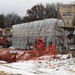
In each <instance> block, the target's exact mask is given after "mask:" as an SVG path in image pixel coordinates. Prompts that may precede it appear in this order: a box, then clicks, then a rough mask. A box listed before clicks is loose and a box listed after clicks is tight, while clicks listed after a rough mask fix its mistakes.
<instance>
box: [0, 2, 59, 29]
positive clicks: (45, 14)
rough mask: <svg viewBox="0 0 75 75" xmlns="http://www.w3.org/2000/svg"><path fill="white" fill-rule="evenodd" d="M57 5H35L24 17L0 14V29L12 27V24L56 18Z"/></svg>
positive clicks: (13, 14)
mask: <svg viewBox="0 0 75 75" xmlns="http://www.w3.org/2000/svg"><path fill="white" fill-rule="evenodd" d="M58 6H59V3H52V4H48V3H47V4H46V5H43V4H37V5H34V6H33V7H32V8H31V9H28V10H27V11H26V12H27V14H26V15H25V16H24V17H21V16H19V15H17V14H16V13H10V14H7V15H4V14H0V28H5V27H10V28H11V27H12V25H14V24H19V23H26V22H31V21H36V20H43V19H48V18H57V16H58Z"/></svg>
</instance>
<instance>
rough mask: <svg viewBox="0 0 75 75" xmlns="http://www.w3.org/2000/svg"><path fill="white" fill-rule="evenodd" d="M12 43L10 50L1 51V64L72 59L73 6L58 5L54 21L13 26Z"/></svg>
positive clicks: (74, 42)
mask: <svg viewBox="0 0 75 75" xmlns="http://www.w3.org/2000/svg"><path fill="white" fill-rule="evenodd" d="M11 40H12V41H11V43H12V44H11V43H10V45H9V48H5V47H7V44H6V46H4V48H1V50H0V60H2V61H6V62H7V63H13V62H18V61H26V60H34V61H36V60H37V59H38V60H44V58H42V59H41V58H40V57H42V56H45V55H48V56H49V61H50V58H51V60H52V59H58V57H57V55H58V54H62V55H64V54H65V55H68V57H67V59H70V57H71V56H72V58H73V59H74V58H75V4H61V5H60V6H59V8H58V18H57V19H55V18H49V19H44V20H38V21H33V22H28V23H22V24H17V25H13V26H12V38H11ZM69 54H71V56H70V55H69ZM59 59H60V57H59ZM74 62H75V61H74ZM74 74H75V73H74ZM13 75H15V74H13ZM37 75H38V74H37ZM47 75H48V74H47ZM51 75H52V74H51Z"/></svg>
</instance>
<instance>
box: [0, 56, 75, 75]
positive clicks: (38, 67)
mask: <svg viewBox="0 0 75 75" xmlns="http://www.w3.org/2000/svg"><path fill="white" fill-rule="evenodd" d="M59 57H60V58H59ZM59 57H58V58H57V59H50V57H49V56H44V57H43V58H47V59H44V60H38V59H37V60H29V61H20V62H16V63H6V62H4V61H0V71H4V72H6V73H9V74H10V73H13V74H21V75H75V58H69V59H67V57H68V55H59ZM41 58H42V57H41Z"/></svg>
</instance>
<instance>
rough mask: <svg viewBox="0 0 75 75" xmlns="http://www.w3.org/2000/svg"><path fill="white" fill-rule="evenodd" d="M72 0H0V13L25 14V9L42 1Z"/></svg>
mask: <svg viewBox="0 0 75 75" xmlns="http://www.w3.org/2000/svg"><path fill="white" fill-rule="evenodd" d="M71 1H74V0H0V14H5V15H6V14H8V13H12V12H15V13H17V14H18V15H20V16H22V17H23V16H25V14H26V10H27V9H30V8H31V7H32V6H33V5H36V4H39V3H42V4H46V3H57V2H62V3H70V2H71Z"/></svg>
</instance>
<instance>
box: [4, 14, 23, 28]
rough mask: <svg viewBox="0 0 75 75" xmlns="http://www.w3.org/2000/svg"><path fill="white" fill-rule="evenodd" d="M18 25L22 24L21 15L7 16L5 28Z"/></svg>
mask: <svg viewBox="0 0 75 75" xmlns="http://www.w3.org/2000/svg"><path fill="white" fill-rule="evenodd" d="M18 23H22V19H21V17H20V16H19V15H17V14H15V13H11V14H8V15H6V16H5V27H12V25H14V24H18Z"/></svg>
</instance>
